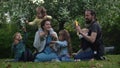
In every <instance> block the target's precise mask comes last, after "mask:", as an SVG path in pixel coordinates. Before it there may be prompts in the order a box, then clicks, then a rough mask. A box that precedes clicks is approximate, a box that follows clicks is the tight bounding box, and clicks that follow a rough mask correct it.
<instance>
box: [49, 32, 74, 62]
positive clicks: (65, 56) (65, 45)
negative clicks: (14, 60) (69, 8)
mask: <svg viewBox="0 0 120 68" xmlns="http://www.w3.org/2000/svg"><path fill="white" fill-rule="evenodd" d="M51 43H52V44H56V46H57V48H58V50H57V51H58V56H59V60H60V61H71V59H70V56H71V51H72V50H71V45H70V35H69V33H68V31H67V30H61V31H60V32H59V41H51Z"/></svg>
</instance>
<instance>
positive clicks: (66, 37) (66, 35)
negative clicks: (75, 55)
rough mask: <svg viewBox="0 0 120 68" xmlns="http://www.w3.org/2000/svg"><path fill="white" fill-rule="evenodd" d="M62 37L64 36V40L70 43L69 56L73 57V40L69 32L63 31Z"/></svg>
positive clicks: (61, 32)
mask: <svg viewBox="0 0 120 68" xmlns="http://www.w3.org/2000/svg"><path fill="white" fill-rule="evenodd" d="M59 34H60V35H62V38H63V40H66V41H67V42H68V52H69V55H70V56H71V55H72V46H71V38H70V34H69V32H68V31H67V30H61V31H60V32H59Z"/></svg>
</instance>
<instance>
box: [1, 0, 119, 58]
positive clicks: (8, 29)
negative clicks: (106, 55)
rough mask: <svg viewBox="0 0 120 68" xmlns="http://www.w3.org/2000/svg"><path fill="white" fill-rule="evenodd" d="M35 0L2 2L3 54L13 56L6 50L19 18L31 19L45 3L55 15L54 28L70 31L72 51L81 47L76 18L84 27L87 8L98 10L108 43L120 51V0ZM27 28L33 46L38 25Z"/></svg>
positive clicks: (104, 37)
mask: <svg viewBox="0 0 120 68" xmlns="http://www.w3.org/2000/svg"><path fill="white" fill-rule="evenodd" d="M36 3H37V4H35V3H33V2H32V1H31V0H1V1H0V18H1V19H0V45H1V46H0V53H1V54H3V56H0V57H8V56H10V53H9V54H8V53H7V51H10V45H11V43H12V36H13V34H14V33H15V32H17V31H20V26H19V24H20V22H21V21H20V20H21V19H22V18H23V19H24V18H25V19H28V20H29V21H32V20H33V19H34V17H35V8H36V7H37V6H44V7H45V8H46V9H47V13H48V15H51V16H52V17H53V21H52V26H53V28H54V29H55V31H59V30H61V29H67V30H68V31H69V32H70V34H71V39H72V42H71V43H72V46H73V52H76V51H77V50H78V49H79V46H78V45H79V44H80V40H79V39H78V37H77V35H76V31H75V28H74V24H73V22H74V20H77V21H78V22H79V24H80V25H81V27H84V22H85V21H84V10H85V9H93V10H95V11H96V14H97V18H98V21H99V23H100V25H101V26H102V30H103V40H104V44H105V46H111V45H113V46H115V53H116V54H120V44H119V42H120V40H119V35H120V29H119V28H120V25H119V22H120V11H119V10H120V0H109V1H108V0H94V1H93V0H44V3H39V2H36ZM26 27H27V30H28V32H29V33H28V34H29V37H28V39H29V41H28V44H27V45H28V47H31V46H32V44H33V40H34V34H35V31H36V30H35V29H36V28H35V27H31V26H26ZM3 42H6V43H3ZM3 51H4V52H3Z"/></svg>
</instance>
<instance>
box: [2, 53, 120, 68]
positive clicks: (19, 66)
mask: <svg viewBox="0 0 120 68" xmlns="http://www.w3.org/2000/svg"><path fill="white" fill-rule="evenodd" d="M106 58H107V59H106V60H102V61H101V60H89V61H79V62H5V60H7V59H0V68H120V55H106Z"/></svg>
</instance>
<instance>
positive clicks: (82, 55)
mask: <svg viewBox="0 0 120 68" xmlns="http://www.w3.org/2000/svg"><path fill="white" fill-rule="evenodd" d="M92 58H94V52H93V51H92V49H91V48H87V49H86V50H84V51H83V50H82V51H81V52H79V53H78V54H77V55H76V56H74V59H80V60H89V59H92Z"/></svg>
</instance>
